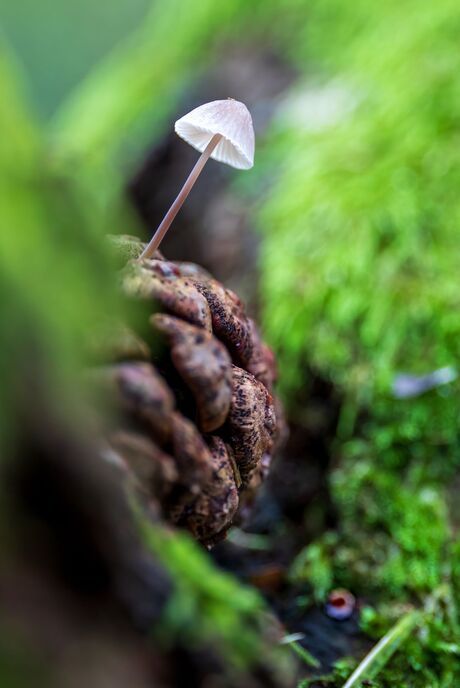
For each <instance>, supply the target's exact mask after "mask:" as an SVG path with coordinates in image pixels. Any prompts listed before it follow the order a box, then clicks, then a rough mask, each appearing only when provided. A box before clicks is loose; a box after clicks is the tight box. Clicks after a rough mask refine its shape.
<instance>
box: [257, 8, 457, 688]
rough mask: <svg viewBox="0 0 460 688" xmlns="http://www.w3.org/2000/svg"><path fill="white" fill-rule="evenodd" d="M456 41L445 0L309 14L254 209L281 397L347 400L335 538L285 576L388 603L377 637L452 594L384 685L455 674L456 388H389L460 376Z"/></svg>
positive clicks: (338, 446) (321, 591)
mask: <svg viewBox="0 0 460 688" xmlns="http://www.w3.org/2000/svg"><path fill="white" fill-rule="evenodd" d="M459 32H460V8H459V6H458V4H456V3H455V2H453V1H452V0H440V1H439V2H437V3H428V4H420V3H416V2H414V1H412V0H406V1H405V2H399V1H398V2H396V1H395V0H389V2H386V3H380V4H375V3H374V4H370V3H367V2H364V1H363V0H358V1H357V2H353V3H348V2H346V0H331V1H330V2H322V1H321V0H317V1H313V2H312V3H310V4H309V21H308V22H307V23H306V24H305V26H304V27H303V28H302V29H301V30H300V34H298V36H297V38H296V40H295V41H294V42H293V44H292V45H291V55H292V57H293V59H294V60H295V61H296V62H297V64H298V65H299V67H300V68H301V69H303V71H304V74H305V77H304V82H303V84H302V83H301V84H300V86H299V87H298V91H297V93H296V94H295V96H294V100H293V102H294V104H296V107H293V106H292V104H291V106H290V107H287V108H285V109H284V111H283V112H282V113H280V117H279V120H278V122H277V123H276V125H275V127H274V128H273V132H272V137H271V140H270V144H271V151H270V153H269V158H270V160H271V161H272V163H273V161H275V162H277V163H278V164H277V167H276V169H277V174H276V178H275V181H274V184H273V186H272V189H271V192H270V194H269V195H268V198H267V199H264V203H263V206H262V207H261V210H260V214H259V222H260V225H261V228H262V230H263V232H264V243H263V247H262V260H261V265H262V272H263V276H262V293H263V294H264V299H265V303H264V312H265V319H264V325H265V330H266V332H267V333H268V334H269V337H270V338H271V341H272V343H273V344H274V345H275V348H276V349H277V351H278V354H279V356H280V370H281V371H282V385H283V386H284V393H285V398H286V399H287V401H288V403H290V405H291V407H295V404H296V399H297V398H298V392H299V391H300V390H301V388H302V387H306V388H308V384H309V380H308V372H307V370H309V369H311V370H312V371H313V375H316V376H319V377H320V378H322V379H326V380H329V381H331V382H332V383H333V385H334V386H335V388H336V389H338V390H339V391H340V394H341V395H342V399H343V402H342V410H341V417H340V421H339V426H338V438H337V440H336V442H335V454H336V467H335V469H334V471H333V473H332V477H331V491H332V496H333V500H334V502H335V504H336V505H337V508H338V530H337V532H335V533H331V534H326V536H324V537H323V538H322V539H321V540H320V541H318V542H315V543H313V544H312V545H311V546H309V547H308V548H307V549H306V550H305V551H304V552H303V553H302V554H301V555H300V557H299V559H298V560H297V562H296V563H295V566H294V569H293V575H294V577H295V578H296V579H298V580H303V581H308V582H309V583H310V584H311V585H312V586H313V589H314V593H315V594H316V596H317V597H318V598H322V597H324V595H325V593H326V591H327V590H328V589H330V587H331V586H333V585H345V586H347V587H349V588H350V589H351V590H353V591H354V592H356V593H357V594H358V595H362V596H366V595H369V596H370V597H371V599H373V600H374V602H375V603H376V604H377V605H379V604H380V605H383V607H381V609H384V611H381V618H382V620H383V621H382V626H381V629H380V630H381V631H386V630H387V629H388V628H389V625H390V617H391V614H390V613H389V612H388V609H389V608H390V607H391V605H390V607H388V605H389V604H390V602H391V603H392V604H393V605H396V606H397V605H399V604H401V602H403V601H408V600H412V601H417V603H418V604H420V605H424V604H425V603H426V600H427V599H429V598H430V595H431V594H434V593H433V591H434V590H438V589H439V586H443V585H447V586H448V587H449V589H450V590H451V591H452V595H451V597H450V603H451V607H450V610H451V614H450V615H444V616H443V617H442V618H443V621H442V622H441V623H440V621H439V618H436V617H435V616H432V617H430V619H429V620H427V626H426V627H425V636H426V637H424V641H423V642H421V640H420V638H418V639H417V642H418V644H417V643H412V644H411V646H410V647H409V648H408V649H407V650H406V653H407V654H406V655H404V656H403V657H402V658H400V659H401V662H400V665H398V666H399V669H400V670H401V673H400V674H398V677H399V678H395V676H396V675H392V674H391V671H396V669H395V666H396V665H395V663H394V662H393V661H392V662H391V663H390V664H391V667H389V668H387V669H385V671H384V672H383V673H382V676H381V677H379V681H380V682H379V683H378V685H379V686H380V685H381V686H386V685H404V686H405V685H411V686H426V685H430V686H431V685H432V686H441V685H442V686H444V685H446V686H447V685H453V684H452V683H449V682H448V681H449V680H451V679H452V676H453V675H455V676H456V677H457V680H458V678H459V669H458V666H457V665H458V657H457V650H456V649H455V648H457V647H458V640H459V636H458V627H457V605H458V604H459V603H460V597H459V595H458V570H459V562H458V547H457V546H456V545H455V538H456V535H457V529H458V513H457V511H458V510H457V509H455V508H449V507H451V506H452V504H453V503H454V502H455V500H456V496H455V491H456V487H455V483H454V479H455V475H456V474H457V471H458V465H459V449H460V445H459V412H460V402H459V399H460V394H459V391H460V385H459V383H458V382H455V383H453V384H451V385H449V387H446V388H439V389H437V390H433V391H431V392H429V393H426V394H424V395H422V396H420V397H418V398H415V399H404V400H397V399H395V398H393V396H392V391H391V385H392V381H393V380H394V377H395V375H396V374H397V373H398V372H400V371H404V372H410V373H414V374H420V373H426V372H430V371H432V370H434V369H436V368H439V367H441V366H444V365H453V366H454V367H458V364H459V356H458V353H459V341H460V318H459V306H460V290H459V289H458V284H457V280H456V277H457V273H458V265H459V264H460V244H459V242H458V225H459V219H460V204H459V202H458V192H457V188H458V185H459V182H460V177H459V166H458V155H457V148H458V138H459V130H458V119H459V115H460V82H459V80H458V77H457V75H458V71H459V68H460V53H459V51H458V50H457V41H458V36H459ZM306 65H308V66H307V67H306ZM312 104H313V105H312ZM318 109H319V111H320V115H321V116H320V117H319V118H318ZM385 605H387V606H386V607H385ZM385 610H386V611H385ZM427 629H428V630H427ZM440 636H442V642H441V639H440ZM433 638H436V642H435V641H434V640H433ZM417 648H418V649H417ZM415 657H417V659H415ZM398 661H399V660H398ZM404 666H405V669H403V668H402V667H404ZM408 667H411V671H410V678H408V674H409V669H408ZM456 667H457V668H456ZM404 671H405V673H404ZM403 676H405V678H404V679H403V678H402V677H403ZM389 677H390V678H389ZM446 677H447V678H446ZM446 681H447V682H446ZM337 685H340V683H338V684H337Z"/></svg>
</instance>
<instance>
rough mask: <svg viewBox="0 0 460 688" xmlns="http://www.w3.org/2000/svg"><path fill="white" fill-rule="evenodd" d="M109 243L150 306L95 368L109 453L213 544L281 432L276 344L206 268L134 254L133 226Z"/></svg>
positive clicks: (166, 510)
mask: <svg viewBox="0 0 460 688" xmlns="http://www.w3.org/2000/svg"><path fill="white" fill-rule="evenodd" d="M111 245H112V247H113V248H114V250H115V251H116V254H117V256H118V257H119V258H120V257H121V260H122V262H123V263H124V267H123V268H122V271H121V287H122V291H123V293H124V294H125V295H126V296H127V297H128V299H129V300H136V301H139V302H140V303H141V304H143V305H144V306H146V307H147V309H148V314H147V318H145V319H147V320H149V326H150V328H151V336H150V337H149V336H148V335H147V336H146V335H145V329H144V332H143V336H142V337H139V335H138V334H137V333H135V332H134V331H133V329H130V328H127V327H126V328H123V329H120V331H119V332H117V333H116V334H115V333H112V335H111V337H110V340H111V341H110V344H108V342H107V340H106V341H105V345H104V347H103V348H104V352H105V353H104V357H105V361H109V363H108V364H107V365H103V366H98V367H97V368H96V369H94V370H93V372H92V375H93V377H94V379H95V380H96V381H97V383H98V385H99V386H100V387H102V389H104V390H105V391H106V393H108V395H109V398H110V399H111V400H112V401H113V402H114V404H115V407H116V411H117V412H118V416H117V422H116V425H115V424H114V423H112V424H111V427H109V428H106V430H105V435H106V437H105V445H104V446H105V450H104V455H105V456H107V455H110V456H111V457H112V459H114V458H116V460H117V461H120V462H122V463H123V465H124V466H126V469H127V470H129V471H130V472H132V473H133V474H134V476H135V479H136V483H137V485H138V488H139V489H140V490H141V491H142V492H143V494H144V496H145V497H146V498H147V499H148V500H149V501H150V502H151V503H152V504H157V505H158V506H159V508H160V510H161V512H162V514H163V516H164V517H165V518H166V519H167V520H169V521H171V522H172V523H175V524H177V525H180V526H185V527H187V528H188V529H189V530H190V531H191V532H192V533H193V534H194V536H195V537H196V538H197V539H199V540H200V541H202V542H204V543H205V544H208V545H210V544H213V543H214V542H216V541H218V540H219V539H221V538H222V537H224V536H225V533H226V531H227V530H228V528H229V526H230V525H231V523H232V521H233V520H234V518H235V515H236V512H237V510H238V506H239V504H240V502H241V499H242V497H246V496H247V495H248V494H249V493H251V492H252V491H254V490H255V489H256V488H257V486H258V485H259V484H260V482H261V480H262V479H263V477H264V476H265V474H266V472H267V470H268V467H269V465H270V461H271V457H272V454H273V451H274V449H275V448H276V446H277V445H278V444H279V441H280V438H281V437H282V436H283V434H284V424H283V420H282V414H281V409H280V405H279V402H278V401H277V400H276V399H275V398H274V396H273V383H274V381H275V377H276V374H275V362H274V357H273V354H272V353H271V351H270V350H269V348H268V347H267V346H266V345H265V344H263V343H262V342H261V340H260V338H259V335H258V332H257V329H256V326H255V324H254V322H253V321H252V320H251V319H250V318H248V317H247V315H246V313H245V311H244V307H243V305H242V303H241V301H240V300H239V299H238V297H237V296H236V295H235V294H234V293H233V292H231V291H230V290H228V289H225V288H224V287H223V286H222V285H221V284H220V283H219V282H217V280H215V279H213V278H212V277H211V276H210V275H209V274H208V273H206V272H205V271H204V270H202V269H201V268H199V267H198V266H196V265H193V264H190V263H173V262H170V261H167V260H165V259H164V258H163V256H161V254H160V253H158V252H157V253H156V254H155V257H154V259H149V260H144V261H142V262H138V261H137V260H136V258H137V257H138V256H139V255H140V253H141V250H142V248H143V244H142V243H141V242H139V241H138V240H136V239H133V238H130V237H113V238H112V239H111ZM159 343H160V345H159ZM99 350H100V348H99Z"/></svg>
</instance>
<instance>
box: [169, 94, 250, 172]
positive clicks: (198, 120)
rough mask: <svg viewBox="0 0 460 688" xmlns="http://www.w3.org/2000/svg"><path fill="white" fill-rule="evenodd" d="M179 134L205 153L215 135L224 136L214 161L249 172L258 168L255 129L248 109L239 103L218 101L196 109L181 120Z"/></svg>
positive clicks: (214, 151) (213, 154)
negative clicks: (255, 165)
mask: <svg viewBox="0 0 460 688" xmlns="http://www.w3.org/2000/svg"><path fill="white" fill-rule="evenodd" d="M174 128H175V131H176V134H178V135H179V136H180V137H181V138H183V139H184V140H185V141H187V143H189V144H190V145H191V146H193V147H194V148H196V149H197V150H199V151H200V152H201V153H202V152H203V151H204V149H205V148H206V146H207V145H208V143H209V142H210V140H211V139H212V137H213V136H214V135H215V134H221V135H222V137H223V138H222V139H221V140H220V141H219V143H218V144H217V146H216V147H215V149H214V150H213V152H212V153H211V158H214V160H218V161H219V162H224V163H226V164H227V165H231V166H232V167H236V168H237V169H239V170H249V169H250V168H251V167H252V166H253V165H254V127H253V126H252V118H251V115H250V113H249V110H248V109H247V107H246V105H244V104H243V103H240V102H239V101H238V100H233V99H232V98H228V99H227V100H214V101H213V102H212V103H205V105H200V107H197V108H195V109H194V110H192V111H191V112H189V113H188V114H187V115H184V116H183V117H181V118H180V119H178V120H177V122H176V124H175V125H174Z"/></svg>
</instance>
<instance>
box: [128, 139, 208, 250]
mask: <svg viewBox="0 0 460 688" xmlns="http://www.w3.org/2000/svg"><path fill="white" fill-rule="evenodd" d="M221 138H222V134H214V136H213V137H212V139H211V140H210V142H209V143H208V145H207V146H206V148H205V149H204V151H203V152H202V154H201V155H200V157H199V158H198V160H197V162H196V164H195V167H194V168H193V170H192V171H191V172H190V174H189V176H188V177H187V180H186V182H185V184H184V186H183V187H182V189H181V190H180V191H179V193H178V194H177V198H176V200H175V201H174V203H173V204H172V206H171V207H170V209H169V210H168V212H167V213H166V215H165V216H164V218H163V220H162V222H161V224H160V226H159V227H158V229H157V231H156V232H155V234H154V235H153V237H152V238H151V240H150V242H149V243H148V244H147V246H146V247H145V249H144V250H143V251H142V253H141V255H140V256H139V260H142V259H143V258H150V257H151V256H153V254H154V253H155V251H156V250H157V248H158V247H159V245H160V244H161V242H162V241H163V239H164V236H165V234H166V232H167V231H168V229H169V228H170V226H171V224H172V222H173V220H174V218H175V217H176V215H177V213H178V212H179V210H180V209H181V207H182V204H183V202H184V201H185V199H186V198H187V196H188V195H189V193H190V191H191V190H192V188H193V185H194V184H195V182H196V180H197V179H198V177H199V175H200V172H201V170H202V169H203V167H204V166H205V165H206V163H207V161H208V158H209V157H210V155H211V153H212V152H213V150H214V148H215V147H216V146H217V144H218V143H219V141H220V140H221Z"/></svg>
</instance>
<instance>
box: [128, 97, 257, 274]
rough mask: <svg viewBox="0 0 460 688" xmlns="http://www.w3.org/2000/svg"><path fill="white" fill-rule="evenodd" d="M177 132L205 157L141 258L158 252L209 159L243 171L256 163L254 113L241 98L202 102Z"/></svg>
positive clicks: (194, 170) (183, 118)
mask: <svg viewBox="0 0 460 688" xmlns="http://www.w3.org/2000/svg"><path fill="white" fill-rule="evenodd" d="M175 131H176V134H178V135H179V136H180V137H181V138H183V139H184V140H185V141H187V143H189V144H190V145H191V146H193V147H194V148H196V149H197V150H199V151H200V152H201V156H200V158H199V159H198V161H197V162H196V164H195V167H194V168H193V170H192V171H191V172H190V174H189V176H188V178H187V180H186V182H185V184H184V186H183V187H182V189H181V190H180V192H179V194H178V196H177V198H176V200H175V201H174V203H173V204H172V206H171V207H170V209H169V210H168V212H167V213H166V215H165V217H164V218H163V220H162V222H161V224H160V226H159V227H158V229H157V230H156V232H155V234H154V235H153V237H152V239H151V241H150V243H149V244H148V245H147V246H146V248H145V249H144V251H143V252H142V254H141V255H140V257H139V260H141V259H143V258H149V257H151V256H152V255H153V254H154V253H155V251H156V250H157V248H158V247H159V245H160V243H161V241H162V240H163V238H164V236H165V234H166V232H167V231H168V229H169V227H170V225H171V223H172V222H173V220H174V218H175V217H176V215H177V213H178V212H179V210H180V208H181V207H182V204H183V203H184V201H185V199H186V198H187V196H188V195H189V193H190V191H191V190H192V187H193V185H194V184H195V182H196V180H197V179H198V176H199V175H200V172H201V170H202V169H203V167H204V166H205V164H206V162H207V160H208V159H209V158H214V160H218V161H219V162H224V163H225V164H226V165H230V166H231V167H236V168H237V169H240V170H249V169H250V168H251V167H252V166H253V164H254V129H253V126H252V119H251V115H250V113H249V110H248V109H247V107H246V105H244V104H243V103H240V102H239V101H237V100H233V99H232V98H228V99H227V100H214V101H213V102H212V103H205V105H200V107H197V108H195V109H194V110H192V111H191V112H189V113H188V114H187V115H184V116H183V117H181V118H180V119H179V120H177V122H176V124H175Z"/></svg>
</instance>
